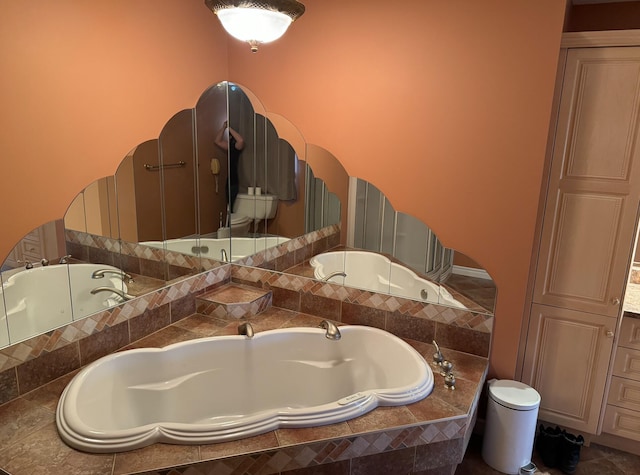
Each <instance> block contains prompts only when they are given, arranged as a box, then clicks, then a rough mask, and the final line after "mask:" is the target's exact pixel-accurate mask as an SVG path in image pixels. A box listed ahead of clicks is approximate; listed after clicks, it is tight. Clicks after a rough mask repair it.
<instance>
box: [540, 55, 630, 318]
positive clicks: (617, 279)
mask: <svg viewBox="0 0 640 475" xmlns="http://www.w3.org/2000/svg"><path fill="white" fill-rule="evenodd" d="M639 110H640V48H605V49H597V48H591V49H575V50H571V51H569V53H568V56H567V67H566V71H565V81H564V83H563V92H562V98H561V100H560V109H559V115H558V126H557V129H556V137H555V144H554V148H553V157H552V165H551V172H550V178H549V193H548V196H547V202H546V206H545V212H544V218H543V225H542V236H541V243H540V254H539V258H538V267H537V271H536V281H535V287H534V297H533V298H534V302H536V303H541V304H545V305H554V306H558V307H564V308H570V309H574V310H579V311H584V312H590V313H596V314H600V315H608V316H612V317H615V316H617V315H618V313H619V309H620V305H619V302H620V300H621V299H622V298H621V297H622V289H623V288H624V284H625V279H626V275H627V270H628V264H629V259H630V254H631V249H632V247H633V243H634V238H635V233H634V231H635V224H636V215H637V212H638V199H639V197H640V183H639V182H640V180H639V179H638V177H634V173H636V174H637V170H636V169H637V167H638V156H639V155H640V147H638V146H637V141H638V135H639V130H640V121H639V120H638V119H639V114H638V111H639Z"/></svg>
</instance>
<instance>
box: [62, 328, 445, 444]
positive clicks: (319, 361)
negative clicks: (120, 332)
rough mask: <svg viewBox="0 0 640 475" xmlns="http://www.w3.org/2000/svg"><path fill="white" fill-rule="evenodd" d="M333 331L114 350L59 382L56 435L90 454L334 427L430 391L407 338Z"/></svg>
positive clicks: (427, 372) (425, 370)
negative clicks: (335, 335)
mask: <svg viewBox="0 0 640 475" xmlns="http://www.w3.org/2000/svg"><path fill="white" fill-rule="evenodd" d="M340 332H341V333H342V339H341V340H339V341H331V340H328V339H327V338H325V336H324V334H325V331H324V330H322V329H319V328H287V329H278V330H270V331H265V332H261V333H257V334H256V335H255V336H254V337H253V338H252V339H248V338H246V337H244V336H219V337H212V338H203V339H198V340H191V341H186V342H181V343H176V344H174V345H171V346H168V347H166V348H162V349H158V348H145V349H135V350H128V351H123V352H119V353H114V354H112V355H109V356H106V357H104V358H102V359H100V360H98V361H96V362H94V363H92V364H90V365H89V366H87V367H86V368H85V369H83V370H82V371H81V372H80V373H78V374H77V375H76V376H75V378H74V379H73V380H72V381H71V382H70V383H69V385H68V386H67V387H66V388H65V390H64V392H63V393H62V396H61V398H60V401H59V403H58V408H57V413H56V415H57V417H56V420H57V425H58V432H59V433H60V435H61V437H62V439H63V440H64V441H65V442H66V443H67V444H68V445H70V446H71V447H74V448H76V449H79V450H83V451H87V452H97V453H107V452H120V451H125V450H132V449H136V448H140V447H144V446H146V445H150V444H153V443H156V442H167V443H174V444H209V443H214V442H221V441H228V440H236V439H241V438H244V437H249V436H253V435H257V434H261V433H264V432H268V431H271V430H274V429H277V428H279V427H313V426H319V425H324V424H332V423H336V422H340V421H344V420H347V419H350V418H353V417H356V416H359V415H362V414H363V413H365V412H367V411H370V410H372V409H374V408H375V407H376V406H378V405H385V406H387V405H403V404H409V403H412V402H415V401H418V400H420V399H423V398H425V397H426V396H428V395H429V393H430V392H431V390H432V388H433V373H432V372H431V369H430V368H429V365H428V364H427V363H426V362H425V360H424V359H423V358H422V357H421V356H420V355H419V354H418V352H417V351H415V350H414V349H413V348H412V347H411V346H410V345H408V344H407V343H405V342H404V341H402V340H401V339H399V338H397V337H396V336H394V335H392V334H390V333H387V332H385V331H383V330H379V329H377V328H372V327H364V326H344V327H340ZM372 350H374V351H372Z"/></svg>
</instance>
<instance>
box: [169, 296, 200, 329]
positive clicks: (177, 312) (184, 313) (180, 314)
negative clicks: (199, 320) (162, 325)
mask: <svg viewBox="0 0 640 475" xmlns="http://www.w3.org/2000/svg"><path fill="white" fill-rule="evenodd" d="M170 309H171V323H175V322H177V321H178V320H182V319H183V318H186V317H188V316H189V315H193V314H194V313H195V312H196V299H195V297H194V296H193V295H187V296H186V297H183V298H181V299H179V300H174V301H173V302H171V303H170Z"/></svg>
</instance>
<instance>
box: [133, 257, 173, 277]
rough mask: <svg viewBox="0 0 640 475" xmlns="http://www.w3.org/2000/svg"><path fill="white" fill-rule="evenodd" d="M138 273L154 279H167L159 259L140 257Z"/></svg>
mask: <svg viewBox="0 0 640 475" xmlns="http://www.w3.org/2000/svg"><path fill="white" fill-rule="evenodd" d="M140 273H141V274H142V275H146V276H149V277H153V278H154V279H160V280H167V277H166V274H165V270H164V264H163V262H160V261H154V260H150V259H140Z"/></svg>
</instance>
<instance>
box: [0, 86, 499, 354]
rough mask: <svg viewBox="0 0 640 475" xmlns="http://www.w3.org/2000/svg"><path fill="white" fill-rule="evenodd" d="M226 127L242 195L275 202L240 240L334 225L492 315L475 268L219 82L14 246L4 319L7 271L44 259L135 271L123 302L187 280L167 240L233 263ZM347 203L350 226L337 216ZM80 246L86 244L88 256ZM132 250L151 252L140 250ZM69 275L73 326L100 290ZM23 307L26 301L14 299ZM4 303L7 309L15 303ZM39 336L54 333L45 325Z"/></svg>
mask: <svg viewBox="0 0 640 475" xmlns="http://www.w3.org/2000/svg"><path fill="white" fill-rule="evenodd" d="M225 120H228V121H229V123H230V124H231V125H232V127H237V129H238V130H239V131H240V132H241V133H242V134H243V138H244V139H245V141H246V144H245V149H244V150H243V152H242V154H241V159H240V161H239V165H240V166H239V169H238V181H237V183H238V192H239V193H245V194H246V195H248V192H249V188H250V187H252V188H253V191H254V195H253V196H254V197H255V196H256V195H255V189H256V187H258V186H259V187H260V189H261V193H262V194H263V195H267V194H274V195H276V194H277V195H278V199H277V207H276V213H275V216H274V217H273V218H270V219H267V220H265V219H263V218H259V219H258V221H257V222H256V221H255V220H254V219H253V218H254V217H255V216H257V215H258V214H259V211H260V210H259V209H257V208H256V207H257V206H258V205H257V203H258V201H257V200H255V199H254V200H253V202H252V203H251V205H250V207H249V210H250V211H249V212H248V213H247V214H248V215H249V216H250V217H249V220H250V223H249V228H248V230H247V235H248V234H252V237H256V236H260V237H261V238H264V237H272V236H281V237H283V238H284V239H286V238H292V237H296V236H299V235H302V234H303V233H304V232H310V231H312V230H317V229H321V228H323V227H325V226H327V225H329V224H333V223H337V222H340V223H341V226H342V229H343V230H344V234H345V235H346V234H347V232H349V233H350V239H351V240H350V241H349V242H347V239H345V237H343V239H344V242H343V243H342V244H345V245H347V244H348V245H349V247H353V248H358V249H365V250H369V249H370V248H373V249H372V250H375V251H376V252H381V253H382V254H383V255H385V256H390V257H392V258H393V259H395V260H398V261H399V260H403V261H407V262H408V265H409V266H410V267H411V268H412V269H414V272H416V273H418V274H421V275H423V276H425V277H429V278H430V279H431V280H433V281H436V282H440V283H443V284H445V285H444V286H443V287H441V288H440V289H444V290H437V294H438V298H437V299H438V301H439V302H440V303H443V304H447V299H448V298H450V297H451V295H455V296H456V297H457V296H459V295H462V296H464V298H468V299H471V298H473V299H476V302H481V303H480V305H481V306H482V307H483V308H484V309H486V311H487V312H489V313H491V312H493V306H494V305H495V286H494V285H493V282H492V281H491V280H490V279H489V278H488V275H487V274H486V272H485V271H483V270H482V269H481V268H480V266H478V265H477V264H476V263H474V262H473V261H472V260H470V259H468V258H466V256H463V255H462V254H460V253H458V252H454V251H453V250H451V249H446V248H444V247H443V246H442V245H441V243H440V242H439V241H438V239H437V237H436V236H435V235H434V234H433V233H432V232H431V231H430V230H429V228H428V227H426V226H425V225H424V224H423V223H420V222H416V220H415V219H414V218H412V217H411V216H407V215H404V214H402V213H398V212H396V211H395V210H394V209H393V207H392V206H391V203H390V202H389V201H388V200H387V198H386V197H385V196H384V194H383V193H381V192H380V190H378V189H377V188H375V187H374V186H373V185H371V184H368V183H366V182H362V181H361V180H357V179H351V180H357V182H356V183H355V184H354V183H353V182H352V183H350V178H349V176H348V174H347V173H346V171H345V170H344V167H342V165H341V164H340V162H339V161H338V160H337V159H336V158H335V157H334V156H333V155H332V154H331V153H330V152H329V151H327V150H325V149H323V148H321V147H318V146H315V145H313V144H306V143H305V141H304V138H303V137H302V135H301V134H300V133H299V131H298V130H297V129H296V128H295V126H293V124H291V123H290V122H288V121H287V120H286V119H284V118H283V117H282V116H278V115H276V114H269V116H268V117H267V113H266V110H265V108H264V106H263V105H262V104H261V103H260V102H259V101H258V99H257V98H256V97H255V96H254V95H253V94H252V93H251V92H250V91H249V90H248V89H246V88H244V89H243V88H241V87H240V86H238V85H236V84H233V83H228V82H222V83H219V84H215V85H213V86H211V87H210V88H209V89H207V90H206V91H205V92H204V93H203V94H202V96H201V97H200V99H199V101H198V103H197V105H196V107H195V108H194V109H189V110H184V111H180V112H178V113H177V114H176V115H175V116H174V117H172V118H171V119H170V120H169V121H167V124H166V125H165V127H164V128H163V130H162V132H161V133H160V136H159V138H158V139H154V140H149V141H146V142H143V143H141V144H140V145H138V146H137V147H135V148H134V149H133V150H132V151H131V152H130V153H129V154H128V155H127V156H126V157H125V158H124V160H123V161H122V163H121V165H120V166H119V168H118V170H117V171H116V173H115V175H114V177H105V178H103V179H101V180H97V181H96V182H95V183H92V184H91V185H89V186H88V187H87V188H86V189H85V190H83V191H82V192H81V193H80V194H79V195H78V196H77V197H76V198H75V200H74V201H73V203H72V204H71V205H70V207H69V209H68V211H67V214H66V215H65V218H64V223H63V221H62V220H58V221H57V222H55V223H47V224H46V225H43V226H41V227H39V228H37V229H35V230H34V231H32V232H31V233H29V234H28V235H27V236H25V237H24V238H23V239H22V240H21V241H20V242H19V243H18V244H17V245H16V247H15V248H14V249H13V250H12V252H11V253H10V255H9V256H8V257H7V259H6V260H5V262H4V263H3V266H2V273H1V274H0V280H1V281H2V282H3V287H2V290H3V295H2V299H1V302H2V307H0V308H4V307H6V311H5V314H6V312H7V311H8V312H9V313H10V312H11V308H13V307H15V306H14V305H13V303H11V308H10V306H7V305H6V302H7V301H8V299H7V295H6V290H7V288H8V287H10V285H9V284H10V282H9V280H10V278H11V274H8V273H7V272H11V270H12V269H18V270H17V271H15V273H20V272H21V271H23V270H25V269H24V266H25V261H30V262H35V263H36V265H35V267H40V266H41V265H40V264H38V262H39V260H40V259H42V258H45V259H47V260H49V261H50V262H51V264H52V265H51V266H49V267H53V264H54V263H57V262H58V261H59V260H60V259H61V258H62V257H64V256H65V255H67V254H70V253H71V254H74V257H73V258H72V261H74V262H76V261H82V262H83V263H91V264H96V265H98V266H100V267H101V268H102V267H104V266H105V265H110V266H111V265H112V266H114V267H115V268H116V269H128V270H130V271H131V269H133V271H132V272H134V273H136V274H138V272H139V276H138V277H137V278H136V282H135V283H133V284H132V285H129V286H127V285H126V284H127V283H126V282H125V281H126V278H125V279H120V280H118V278H117V277H118V276H116V278H115V282H113V283H112V285H113V286H114V289H120V290H121V291H122V292H126V291H127V290H131V289H132V288H136V287H140V288H142V289H144V288H148V289H151V288H153V289H155V288H158V286H161V285H163V282H164V281H166V280H168V279H171V278H176V277H179V276H181V275H184V274H183V273H182V272H183V271H184V269H178V271H179V272H177V271H176V270H175V266H174V265H173V264H169V262H168V259H169V258H170V257H169V256H170V254H171V252H172V251H171V250H170V249H169V248H167V250H166V251H165V250H164V249H165V247H167V246H168V242H169V241H170V240H172V239H180V240H181V241H182V242H179V244H180V246H179V249H180V251H181V252H183V253H185V254H191V255H196V256H205V250H206V253H208V254H207V255H206V256H207V257H210V258H216V259H220V260H231V259H232V258H233V257H234V256H233V254H234V252H232V247H231V241H230V239H229V238H230V237H231V235H232V234H233V236H234V237H240V236H236V232H235V231H236V230H235V229H234V230H233V233H232V230H231V229H230V226H229V225H230V223H231V219H230V218H231V217H230V216H229V215H228V213H227V204H228V203H229V201H230V195H229V193H230V190H229V186H228V183H229V178H230V164H229V156H228V154H227V153H226V150H223V149H221V148H220V147H218V146H217V145H216V143H215V142H216V141H215V138H216V135H217V133H218V131H219V130H220V128H221V127H222V124H223V123H224V122H225ZM279 133H280V134H281V136H280V137H279V136H278V134H279ZM282 134H284V137H285V138H286V139H285V138H283V135H282ZM291 144H293V146H292V145H291ZM214 159H215V160H216V161H217V162H216V163H214ZM181 162H183V163H184V165H182V164H181ZM212 164H213V166H212ZM172 165H179V166H175V167H174V166H172ZM283 177H286V179H283ZM177 191H180V193H176V192H177ZM249 196H250V195H249ZM347 203H349V206H348V209H349V216H347V212H346V210H347V208H346V207H344V205H346V204H347ZM263 206H264V205H263ZM65 226H66V233H68V234H67V235H66V237H67V239H65ZM356 230H359V231H358V232H356ZM240 234H242V233H240ZM51 236H53V239H52V238H51ZM65 241H68V242H66V246H65ZM214 241H215V242H214ZM79 242H81V243H84V244H87V243H89V244H88V245H85V246H84V247H83V246H81V245H80V244H79ZM279 242H281V241H280V240H278V239H274V240H271V241H267V240H265V239H262V240H255V239H254V240H253V241H252V242H251V244H250V245H248V246H244V247H243V249H242V250H241V251H242V252H241V253H239V254H238V255H248V254H251V253H254V252H258V251H262V250H264V249H266V248H267V247H271V246H272V245H277V244H278V243H279ZM95 243H99V245H98V244H95ZM138 243H149V244H153V245H154V246H156V247H155V248H145V247H144V246H140V245H139V244H138ZM94 244H95V245H94ZM214 244H215V245H214ZM92 246H93V247H92ZM120 246H122V253H120V251H121V249H120ZM236 248H238V246H236ZM145 249H147V250H145ZM238 249H239V248H238ZM125 250H126V252H125ZM223 251H224V252H223ZM225 256H226V257H225ZM138 258H140V259H139V262H137V259H138ZM336 259H339V260H340V263H339V265H338V269H339V270H340V271H342V272H345V270H346V259H345V252H344V251H342V252H341V254H340V256H339V257H336ZM172 262H173V261H172ZM75 265H76V264H74V266H75ZM74 266H69V265H66V264H64V265H62V266H60V267H61V268H64V269H65V278H63V279H58V281H60V282H65V288H64V289H59V292H60V293H61V294H65V295H67V296H68V297H67V300H68V302H69V303H70V305H71V318H72V319H78V318H83V316H84V314H83V313H84V312H85V311H86V310H82V311H81V309H84V308H85V307H84V305H85V303H84V302H79V301H77V299H76V297H75V296H74V297H71V295H75V294H76V293H78V292H80V293H82V292H84V295H85V296H86V295H87V294H91V290H94V289H95V288H96V286H97V285H99V284H101V283H104V282H106V281H100V282H97V281H95V280H90V281H89V282H90V286H91V288H90V289H89V291H88V292H87V289H84V285H85V284H83V283H77V282H75V280H74V276H73V275H72V274H74V272H72V270H73V269H71V270H70V267H71V268H73V267H74ZM42 267H46V266H42ZM196 267H198V266H197V265H196ZM78 269H79V268H78ZM171 269H173V270H171ZM461 269H462V271H461ZM48 270H50V269H48ZM98 270H100V269H98ZM94 271H95V268H93V270H92V272H94ZM399 272H400V271H399V270H397V269H395V268H394V267H392V266H391V265H390V264H387V267H386V270H385V271H384V272H383V273H382V275H384V276H385V280H386V281H387V283H386V285H387V291H388V292H391V291H392V285H393V284H392V281H393V280H394V279H399V278H400V277H399V275H400V274H398V273H399ZM25 275H27V274H25ZM340 279H343V278H342V277H341V276H336V277H334V278H332V279H331V281H332V282H339V281H340ZM343 280H344V279H343ZM148 281H153V282H152V285H150V286H148V287H145V285H146V284H147V283H148ZM142 284H145V285H142ZM78 289H84V290H78ZM138 291H139V292H143V290H140V289H138ZM97 295H99V296H100V297H101V298H100V305H101V307H100V308H104V307H105V305H115V304H117V303H118V302H117V299H116V298H115V297H117V294H116V295H115V297H114V293H113V292H111V291H109V292H107V291H105V292H98V293H97ZM136 295H139V293H137V294H136ZM28 296H29V295H28V293H27V294H25V295H23V296H20V297H19V298H20V299H25V298H28ZM11 298H13V297H11ZM11 298H9V301H10V302H13V300H11ZM74 299H75V300H74ZM61 313H65V312H64V311H63V312H61ZM5 317H6V315H5ZM65 321H66V320H65ZM57 324H58V323H56V324H55V325H57ZM45 326H47V328H48V329H51V328H49V327H50V326H51V325H48V324H45ZM3 328H5V330H3ZM14 334H16V335H17V332H16V331H14ZM3 335H5V336H6V337H7V338H8V339H9V340H10V341H13V340H14V339H13V338H12V335H11V328H10V324H9V319H7V318H5V324H4V325H3V324H2V323H0V345H2V342H3V341H4V340H3V339H2V338H3Z"/></svg>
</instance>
